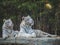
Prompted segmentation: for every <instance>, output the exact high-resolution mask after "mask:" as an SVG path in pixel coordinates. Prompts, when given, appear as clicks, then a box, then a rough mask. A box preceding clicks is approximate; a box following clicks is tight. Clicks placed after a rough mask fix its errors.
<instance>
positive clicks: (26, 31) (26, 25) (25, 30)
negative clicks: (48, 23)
mask: <svg viewBox="0 0 60 45" xmlns="http://www.w3.org/2000/svg"><path fill="white" fill-rule="evenodd" d="M33 25H34V21H33V19H32V18H31V17H30V16H27V17H23V20H22V22H21V24H20V32H19V33H18V35H17V36H16V37H26V38H28V37H30V38H32V37H36V34H35V32H34V30H33V29H32V26H33Z"/></svg>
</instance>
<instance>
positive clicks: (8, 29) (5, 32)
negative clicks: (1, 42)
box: [2, 19, 17, 38]
mask: <svg viewBox="0 0 60 45" xmlns="http://www.w3.org/2000/svg"><path fill="white" fill-rule="evenodd" d="M13 25H14V24H13V22H12V20H11V19H7V20H6V19H4V24H3V26H2V37H3V38H8V37H14V36H15V35H16V34H17V31H14V30H13Z"/></svg>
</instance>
